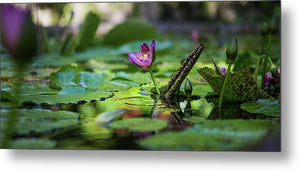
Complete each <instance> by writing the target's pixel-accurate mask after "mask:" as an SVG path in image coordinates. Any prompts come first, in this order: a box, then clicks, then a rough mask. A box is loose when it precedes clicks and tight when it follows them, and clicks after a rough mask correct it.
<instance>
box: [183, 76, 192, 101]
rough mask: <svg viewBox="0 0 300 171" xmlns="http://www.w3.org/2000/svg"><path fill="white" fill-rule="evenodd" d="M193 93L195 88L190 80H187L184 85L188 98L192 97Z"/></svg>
mask: <svg viewBox="0 0 300 171" xmlns="http://www.w3.org/2000/svg"><path fill="white" fill-rule="evenodd" d="M192 92H193V86H192V83H191V82H190V80H189V79H188V78H187V79H186V81H185V84H184V93H185V95H186V96H187V97H191V96H192Z"/></svg>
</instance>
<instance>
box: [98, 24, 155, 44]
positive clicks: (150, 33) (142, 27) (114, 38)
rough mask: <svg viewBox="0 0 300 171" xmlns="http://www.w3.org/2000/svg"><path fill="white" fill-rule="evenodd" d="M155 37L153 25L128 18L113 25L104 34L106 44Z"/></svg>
mask: <svg viewBox="0 0 300 171" xmlns="http://www.w3.org/2000/svg"><path fill="white" fill-rule="evenodd" d="M156 37H157V32H156V29H155V27H153V26H152V25H151V24H149V23H147V22H145V21H142V20H129V21H126V22H124V23H121V24H119V25H117V26H115V27H114V28H113V29H112V30H110V31H109V32H108V33H107V34H106V35H105V36H104V40H103V43H104V44H106V45H115V46H117V45H121V44H123V43H126V42H130V41H135V40H148V39H154V38H156Z"/></svg>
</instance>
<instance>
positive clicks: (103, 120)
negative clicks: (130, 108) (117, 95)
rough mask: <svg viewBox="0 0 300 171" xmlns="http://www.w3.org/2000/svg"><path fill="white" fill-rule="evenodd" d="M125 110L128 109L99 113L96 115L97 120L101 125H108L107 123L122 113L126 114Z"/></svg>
mask: <svg viewBox="0 0 300 171" xmlns="http://www.w3.org/2000/svg"><path fill="white" fill-rule="evenodd" d="M125 112H126V109H116V110H112V111H107V112H104V113H101V114H99V115H98V116H97V117H96V119H95V122H96V123H97V124H98V125H100V126H103V127H106V124H108V123H109V122H111V121H112V120H114V119H117V118H119V117H121V116H122V115H124V114H125Z"/></svg>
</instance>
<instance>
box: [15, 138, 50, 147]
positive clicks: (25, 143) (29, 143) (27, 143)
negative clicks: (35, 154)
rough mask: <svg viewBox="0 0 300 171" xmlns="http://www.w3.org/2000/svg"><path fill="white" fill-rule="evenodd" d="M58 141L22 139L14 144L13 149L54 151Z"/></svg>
mask: <svg viewBox="0 0 300 171" xmlns="http://www.w3.org/2000/svg"><path fill="white" fill-rule="evenodd" d="M55 145H56V141H53V140H49V139H37V138H21V139H17V140H15V141H13V142H12V146H11V148H13V149H53V148H54V147H55Z"/></svg>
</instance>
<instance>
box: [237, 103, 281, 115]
mask: <svg viewBox="0 0 300 171" xmlns="http://www.w3.org/2000/svg"><path fill="white" fill-rule="evenodd" d="M241 109H243V110H246V111H247V112H249V113H262V114H264V115H266V116H273V117H280V104H279V101H277V100H275V101H269V100H264V99H259V100H258V101H256V102H249V103H243V104H241Z"/></svg>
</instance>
